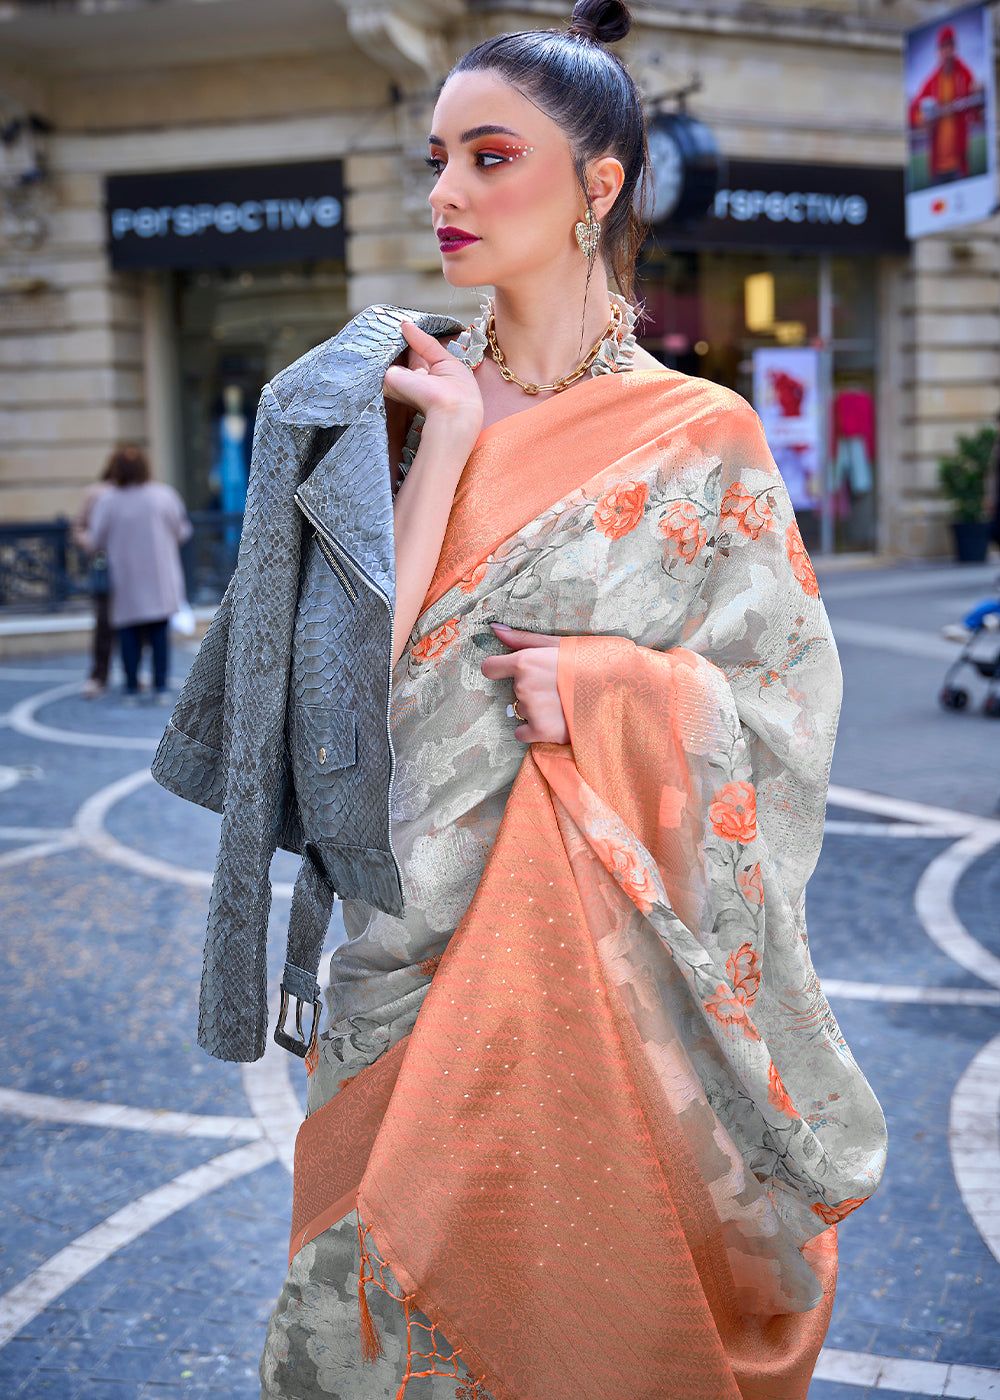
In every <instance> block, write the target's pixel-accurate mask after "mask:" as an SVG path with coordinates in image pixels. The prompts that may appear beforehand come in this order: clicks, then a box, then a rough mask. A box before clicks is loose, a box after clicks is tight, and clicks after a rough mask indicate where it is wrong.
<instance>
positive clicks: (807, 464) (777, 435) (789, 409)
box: [753, 346, 823, 510]
mask: <svg viewBox="0 0 1000 1400" xmlns="http://www.w3.org/2000/svg"><path fill="white" fill-rule="evenodd" d="M819 357H820V352H819V351H818V350H813V349H810V348H804V347H803V348H801V349H784V348H780V347H777V346H763V347H761V348H760V349H757V350H755V351H754V352H753V404H754V408H756V410H757V412H758V413H759V414H760V421H761V423H762V424H763V425H764V434H765V436H766V437H767V443H768V446H769V447H770V449H771V452H772V454H773V456H774V460H775V462H776V463H777V465H778V470H779V471H780V472H781V475H782V478H783V479H784V482H785V485H786V486H787V487H788V494H789V496H790V497H791V500H792V505H793V506H794V508H795V509H796V510H817V509H819V506H820V504H821V503H822V499H823V453H822V443H823V412H822V408H823V405H822V402H821V395H820V388H819V384H820V361H819Z"/></svg>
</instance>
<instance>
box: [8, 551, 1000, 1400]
mask: <svg viewBox="0 0 1000 1400" xmlns="http://www.w3.org/2000/svg"><path fill="white" fill-rule="evenodd" d="M818 572H819V574H820V582H821V587H822V592H823V596H824V598H825V600H826V602H827V606H828V608H829V611H830V615H831V617H832V619H833V623H834V630H835V632H836V634H837V638H838V644H839V646H840V649H841V656H842V661H843V666H844V673H845V696H846V698H845V704H844V709H843V715H842V721H841V732H840V737H839V740H838V745H837V751H836V754H835V758H834V766H833V774H832V785H833V786H832V789H831V795H830V803H829V808H828V825H827V836H826V840H825V843H824V847H823V852H822V856H821V859H820V863H819V867H818V869H817V872H816V874H815V876H814V878H813V880H812V882H811V884H810V886H809V894H808V910H809V931H810V944H811V948H812V953H813V958H814V961H815V963H816V966H817V969H818V971H819V973H820V976H821V978H822V979H823V982H824V986H825V987H826V989H827V993H828V995H829V998H830V1001H831V1004H832V1006H833V1009H834V1011H835V1013H836V1015H837V1017H838V1019H839V1021H840V1024H841V1027H842V1029H843V1031H844V1034H845V1036H846V1038H847V1041H848V1043H849V1045H850V1046H851V1048H852V1050H853V1052H854V1054H855V1057H856V1058H857V1060H858V1061H859V1063H860V1064H861V1066H862V1068H863V1070H864V1071H865V1073H866V1074H867V1076H868V1077H869V1079H870V1080H871V1082H872V1084H873V1086H874V1088H875V1091H876V1093H877V1094H878V1096H879V1098H880V1100H881V1102H882V1104H883V1107H884V1109H885V1112H886V1117H887V1119H888V1123H889V1132H890V1156H889V1165H888V1169H887V1172H886V1176H885V1179H884V1182H883V1185H882V1187H881V1189H880V1190H879V1192H878V1194H877V1196H876V1197H875V1199H874V1200H873V1201H872V1202H871V1203H870V1204H868V1205H866V1206H865V1207H864V1208H863V1209H862V1210H860V1211H859V1212H857V1213H856V1214H855V1215H853V1216H851V1217H850V1218H849V1219H848V1220H847V1221H846V1222H845V1224H844V1225H843V1226H842V1227H841V1230H840V1249H841V1265H840V1283H839V1287H838V1294H837V1301H836V1305H835V1308H834V1315H833V1324H832V1327H831V1330H830V1333H829V1336H828V1338H827V1344H826V1347H825V1348H824V1351H823V1353H822V1355H821V1358H820V1362H819V1366H818V1369H817V1372H816V1379H815V1380H814V1382H813V1385H812V1387H811V1389H810V1400H862V1397H864V1396H877V1397H879V1398H880V1400H893V1397H895V1398H896V1400H904V1397H917V1396H921V1397H923V1396H949V1397H960V1398H961V1397H966V1398H967V1400H973V1397H985V1396H996V1397H1000V913H998V910H1000V856H998V849H1000V816H998V815H997V804H998V800H1000V720H993V719H988V718H985V717H983V716H982V715H981V714H980V713H979V711H978V703H977V702H978V699H979V697H980V695H981V687H980V689H979V690H976V688H975V687H973V690H974V694H973V697H972V703H971V704H970V707H969V709H968V710H967V711H965V712H962V713H951V712H945V711H943V710H942V709H940V708H939V706H938V704H937V691H938V689H939V687H940V683H941V678H942V676H943V674H944V671H945V668H946V666H947V664H948V662H949V661H950V660H951V659H953V658H954V656H955V655H956V654H957V648H956V647H955V646H954V645H953V644H949V643H947V642H944V641H943V640H941V638H940V635H939V633H940V627H941V625H942V624H943V623H946V622H950V621H955V620H957V619H958V618H959V617H961V615H962V614H963V613H964V612H965V611H967V610H968V608H969V607H971V606H972V605H973V604H974V603H976V602H977V601H979V600H980V599H981V598H982V597H984V596H986V595H988V594H989V592H990V591H991V589H993V588H995V583H994V580H995V573H996V570H995V568H990V567H987V566H972V567H970V568H966V569H958V568H956V567H954V566H951V565H938V564H933V565H931V564H925V565H905V566H897V567H886V568H864V569H861V568H842V567H836V568H833V569H830V570H829V571H827V570H824V569H823V568H822V567H821V566H820V567H818ZM192 654H193V649H192V648H191V647H186V648H185V647H177V648H176V649H175V655H174V667H173V669H174V675H175V677H178V676H180V675H182V674H183V671H184V669H185V668H186V666H187V665H188V664H189V662H190V658H191V655H192ZM85 674H86V671H85V659H84V658H83V657H82V656H81V655H79V654H77V655H70V656H67V655H57V656H51V655H50V656H42V655H39V656H37V657H30V658H23V659H22V658H12V659H10V660H5V661H2V662H0V725H2V726H3V727H0V917H2V921H3V928H4V931H5V937H4V945H3V948H4V951H3V957H4V973H5V975H4V977H3V979H2V984H0V1006H2V1021H0V1027H2V1028H0V1049H2V1068H0V1113H2V1114H3V1138H2V1146H0V1163H2V1166H3V1172H2V1174H0V1206H2V1211H3V1219H4V1228H3V1239H2V1246H0V1290H2V1296H0V1400H41V1397H47V1398H48V1400H85V1398H86V1400H140V1397H141V1400H181V1397H185V1398H188V1397H191V1398H192V1400H193V1398H194V1397H200V1396H206V1397H207V1396H209V1395H211V1396H212V1397H214V1400H254V1398H255V1397H256V1396H257V1394H258V1391H257V1387H256V1368H257V1359H258V1356H259V1352H260V1348H261V1344H262V1339H263V1332H264V1327H265V1324H266V1320H267V1316H268V1313H269V1311H270V1307H271V1305H272V1302H273V1300H274V1298H275V1296H276V1295H277V1292H278V1289H279V1288H280V1285H281V1281H282V1278H283V1276H284V1261H285V1259H286V1257H287V1239H288V1223H289V1220H290V1214H291V1163H292V1155H291V1154H292V1147H293V1141H294V1134H295V1130H296V1128H297V1126H298V1121H299V1119H300V1117H301V1112H302V1100H303V1098H304V1071H303V1070H302V1066H301V1063H300V1062H299V1061H297V1060H294V1059H292V1057H290V1056H289V1055H287V1054H285V1053H284V1052H282V1051H280V1050H278V1049H277V1048H276V1047H274V1046H272V1047H271V1050H270V1052H269V1053H268V1055H267V1056H265V1058H264V1059H263V1060H262V1061H261V1062H259V1063H258V1064H255V1065H247V1066H239V1065H233V1064H226V1063H221V1062H219V1061H216V1060H213V1059H211V1058H209V1057H208V1056H207V1055H205V1054H204V1053H203V1052H202V1051H201V1050H199V1049H198V1047H197V1045H196V1043H195V1030H196V1003H197V986H198V977H199V972H200V964H201V941H202V936H203V932H204V911H205V906H206V901H207V892H208V889H209V886H210V883H211V871H212V866H213V861H214V854H215V840H216V832H217V828H218V822H217V819H216V818H215V817H214V816H213V815H212V814H210V813H207V812H205V811H203V810H202V809H200V808H196V807H192V806H190V805H189V804H186V803H183V802H181V801H179V800H178V799H176V798H174V797H172V796H170V795H169V794H167V793H166V792H165V791H163V790H162V789H161V788H159V787H158V786H157V785H156V784H154V783H153V782H152V780H151V779H150V777H149V773H148V764H149V761H150V758H151V755H152V751H153V748H154V747H155V743H156V739H157V737H158V735H159V733H160V732H161V730H162V727H163V724H164V722H165V718H166V715H167V714H168V713H169V711H166V710H163V709H157V708H155V707H153V706H147V705H140V706H139V707H137V708H132V709H129V708H125V707H123V706H122V705H121V703H120V700H119V699H118V698H117V697H115V696H113V695H110V696H108V697H106V698H104V699H103V700H100V701H86V700H84V699H82V698H80V696H79V694H78V693H77V692H78V689H79V685H80V683H81V681H82V679H83V677H84V675H85ZM297 863H298V862H297V860H296V859H294V858H293V857H291V856H288V855H279V856H278V857H277V858H276V860H275V863H274V867H273V870H272V875H273V879H274V880H275V882H276V885H275V899H274V904H273V911H272V925H273V929H274V930H275V933H274V936H273V937H272V939H271V974H272V981H274V982H275V984H276V979H277V974H278V972H279V970H280V966H281V962H282V961H283V938H279V936H278V934H277V932H276V930H277V929H278V928H280V926H281V925H282V922H283V919H284V917H285V915H286V913H287V909H288V896H289V894H290V886H291V881H292V880H293V879H294V875H295V870H296V868H297ZM336 927H337V925H336V922H335V924H334V927H333V928H332V930H331V938H333V937H335V935H336ZM272 1023H273V1011H272ZM413 1389H414V1400H417V1396H418V1395H419V1393H420V1392H419V1390H418V1389H417V1386H416V1385H415V1386H414V1387H413ZM608 1400H619V1397H608ZM621 1400H624V1397H622V1398H621Z"/></svg>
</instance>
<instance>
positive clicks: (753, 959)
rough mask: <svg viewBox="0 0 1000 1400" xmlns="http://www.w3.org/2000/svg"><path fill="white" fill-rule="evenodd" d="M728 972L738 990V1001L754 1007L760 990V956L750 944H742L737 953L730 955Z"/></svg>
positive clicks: (727, 965)
mask: <svg viewBox="0 0 1000 1400" xmlns="http://www.w3.org/2000/svg"><path fill="white" fill-rule="evenodd" d="M726 971H727V972H728V973H729V976H730V977H731V978H732V982H733V986H734V987H735V988H736V997H737V1000H739V1001H742V1002H743V1004H744V1005H745V1006H752V1005H753V1002H754V998H755V997H756V995H757V993H758V991H759V990H760V954H759V953H758V952H757V951H756V949H754V948H753V947H752V946H751V945H750V944H749V943H741V944H740V946H739V947H738V948H737V949H736V952H735V953H730V954H729V958H728V960H727V962H726Z"/></svg>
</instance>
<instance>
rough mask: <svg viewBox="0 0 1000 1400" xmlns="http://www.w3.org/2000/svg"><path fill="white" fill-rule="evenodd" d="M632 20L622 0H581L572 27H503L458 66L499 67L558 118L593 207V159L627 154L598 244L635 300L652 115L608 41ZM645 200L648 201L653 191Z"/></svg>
mask: <svg viewBox="0 0 1000 1400" xmlns="http://www.w3.org/2000/svg"><path fill="white" fill-rule="evenodd" d="M631 27H632V16H631V15H630V14H629V10H628V6H627V5H625V4H623V3H622V0H577V4H576V5H575V6H574V7H573V18H572V21H571V23H570V26H569V28H568V29H528V30H522V31H520V32H518V33H515V34H499V35H497V37H496V38H494V39H487V40H486V41H485V42H484V43H482V44H478V45H477V46H476V47H475V48H474V49H472V50H470V52H469V53H467V54H466V55H465V57H464V58H461V59H459V61H458V63H456V64H455V67H454V68H453V69H452V70H451V71H452V73H469V72H476V71H483V70H487V71H490V72H493V73H496V74H497V75H498V76H499V77H501V78H503V79H504V81H505V82H508V83H509V84H510V85H511V87H514V88H517V90H518V91H519V92H521V93H523V95H524V96H525V97H527V98H528V100H529V101H530V102H533V103H534V105H535V106H536V107H539V108H540V109H541V110H542V111H543V112H544V113H545V114H546V115H547V116H549V117H551V118H552V120H553V121H554V122H557V123H558V124H559V126H560V127H561V128H562V130H563V131H564V132H565V134H566V139H567V140H568V141H569V144H570V147H571V149H572V152H573V162H574V164H575V166H576V173H577V176H578V177H579V180H580V185H581V187H582V188H583V192H584V195H585V196H586V198H587V204H588V207H589V205H590V195H589V194H588V192H587V187H586V183H585V180H584V174H585V168H586V166H587V164H588V162H589V161H592V160H595V159H596V158H597V157H599V156H604V155H612V156H614V157H615V158H616V159H617V160H620V161H621V164H622V169H623V170H624V171H625V182H624V184H623V185H622V188H621V192H620V194H619V195H618V198H617V199H616V200H615V202H614V204H613V205H612V206H611V208H610V210H609V211H608V213H607V214H606V215H605V217H604V220H603V224H602V227H601V241H600V244H599V245H598V251H599V252H600V253H601V254H603V256H604V258H605V260H606V262H607V263H608V265H609V266H610V268H611V272H612V274H613V275H614V279H615V281H616V282H617V283H618V287H619V289H620V291H621V293H622V295H623V296H625V297H627V298H628V299H629V300H632V299H633V296H634V286H633V284H634V280H635V260H636V257H637V255H638V252H639V248H640V246H641V243H642V238H643V233H644V228H643V222H642V220H641V219H640V217H639V216H638V215H637V213H636V209H635V204H636V191H637V189H640V190H641V189H643V182H644V180H645V172H646V166H647V161H648V155H647V150H646V122H645V119H644V117H643V112H642V99H641V98H640V96H639V90H638V88H637V87H636V85H635V83H634V81H633V80H632V76H631V74H630V73H629V71H628V69H627V68H626V67H625V65H624V64H623V63H622V61H621V59H620V58H618V57H617V55H616V54H613V53H611V52H610V51H609V50H608V49H607V48H605V45H606V44H613V43H614V42H615V41H616V40H618V39H623V38H624V37H625V35H626V34H627V33H628V32H629V30H630V28H631ZM640 202H641V207H645V199H642V200H641V201H640Z"/></svg>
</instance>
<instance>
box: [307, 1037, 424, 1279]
mask: <svg viewBox="0 0 1000 1400" xmlns="http://www.w3.org/2000/svg"><path fill="white" fill-rule="evenodd" d="M408 1040H409V1036H404V1037H403V1039H402V1040H399V1041H397V1042H396V1044H395V1045H393V1046H391V1047H390V1049H388V1050H387V1051H386V1052H385V1054H384V1055H380V1056H379V1058H378V1059H377V1060H376V1061H375V1063H374V1064H371V1065H368V1066H367V1067H366V1068H365V1069H363V1070H361V1071H360V1073H359V1074H356V1075H354V1076H353V1078H351V1079H348V1080H346V1081H345V1082H344V1083H343V1084H342V1085H341V1086H340V1089H339V1090H338V1091H337V1093H336V1094H334V1096H333V1098H332V1099H330V1100H329V1101H328V1102H327V1103H325V1104H324V1105H323V1107H322V1108H320V1109H317V1111H316V1112H315V1113H311V1114H310V1115H309V1117H308V1118H307V1119H306V1120H305V1122H304V1123H303V1124H302V1126H301V1128H299V1131H298V1134H297V1136H296V1138H295V1173H294V1177H293V1196H292V1228H291V1239H290V1241H289V1246H288V1262H289V1263H291V1261H292V1260H293V1259H294V1258H295V1256H296V1254H297V1253H298V1252H299V1250H300V1249H301V1248H302V1247H303V1245H307V1244H309V1243H310V1241H311V1240H314V1239H315V1238H316V1236H317V1235H321V1234H322V1233H323V1231H324V1230H327V1229H329V1227H330V1226H331V1225H336V1223H337V1221H338V1220H343V1218H344V1216H345V1215H347V1214H348V1213H349V1212H350V1211H352V1210H353V1209H354V1203H355V1201H356V1200H357V1195H358V1187H359V1186H360V1185H361V1178H362V1177H363V1176H364V1173H365V1168H366V1167H367V1165H368V1156H369V1153H370V1152H371V1148H372V1143H373V1142H374V1141H375V1138H376V1136H377V1134H378V1130H379V1128H380V1127H381V1125H382V1119H383V1118H384V1116H385V1111H386V1109H387V1108H388V1106H389V1100H390V1099H391V1098H392V1091H393V1089H394V1088H395V1085H396V1079H397V1076H398V1075H399V1067H400V1065H401V1064H402V1062H403V1056H404V1055H405V1053H406V1044H407V1041H408Z"/></svg>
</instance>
